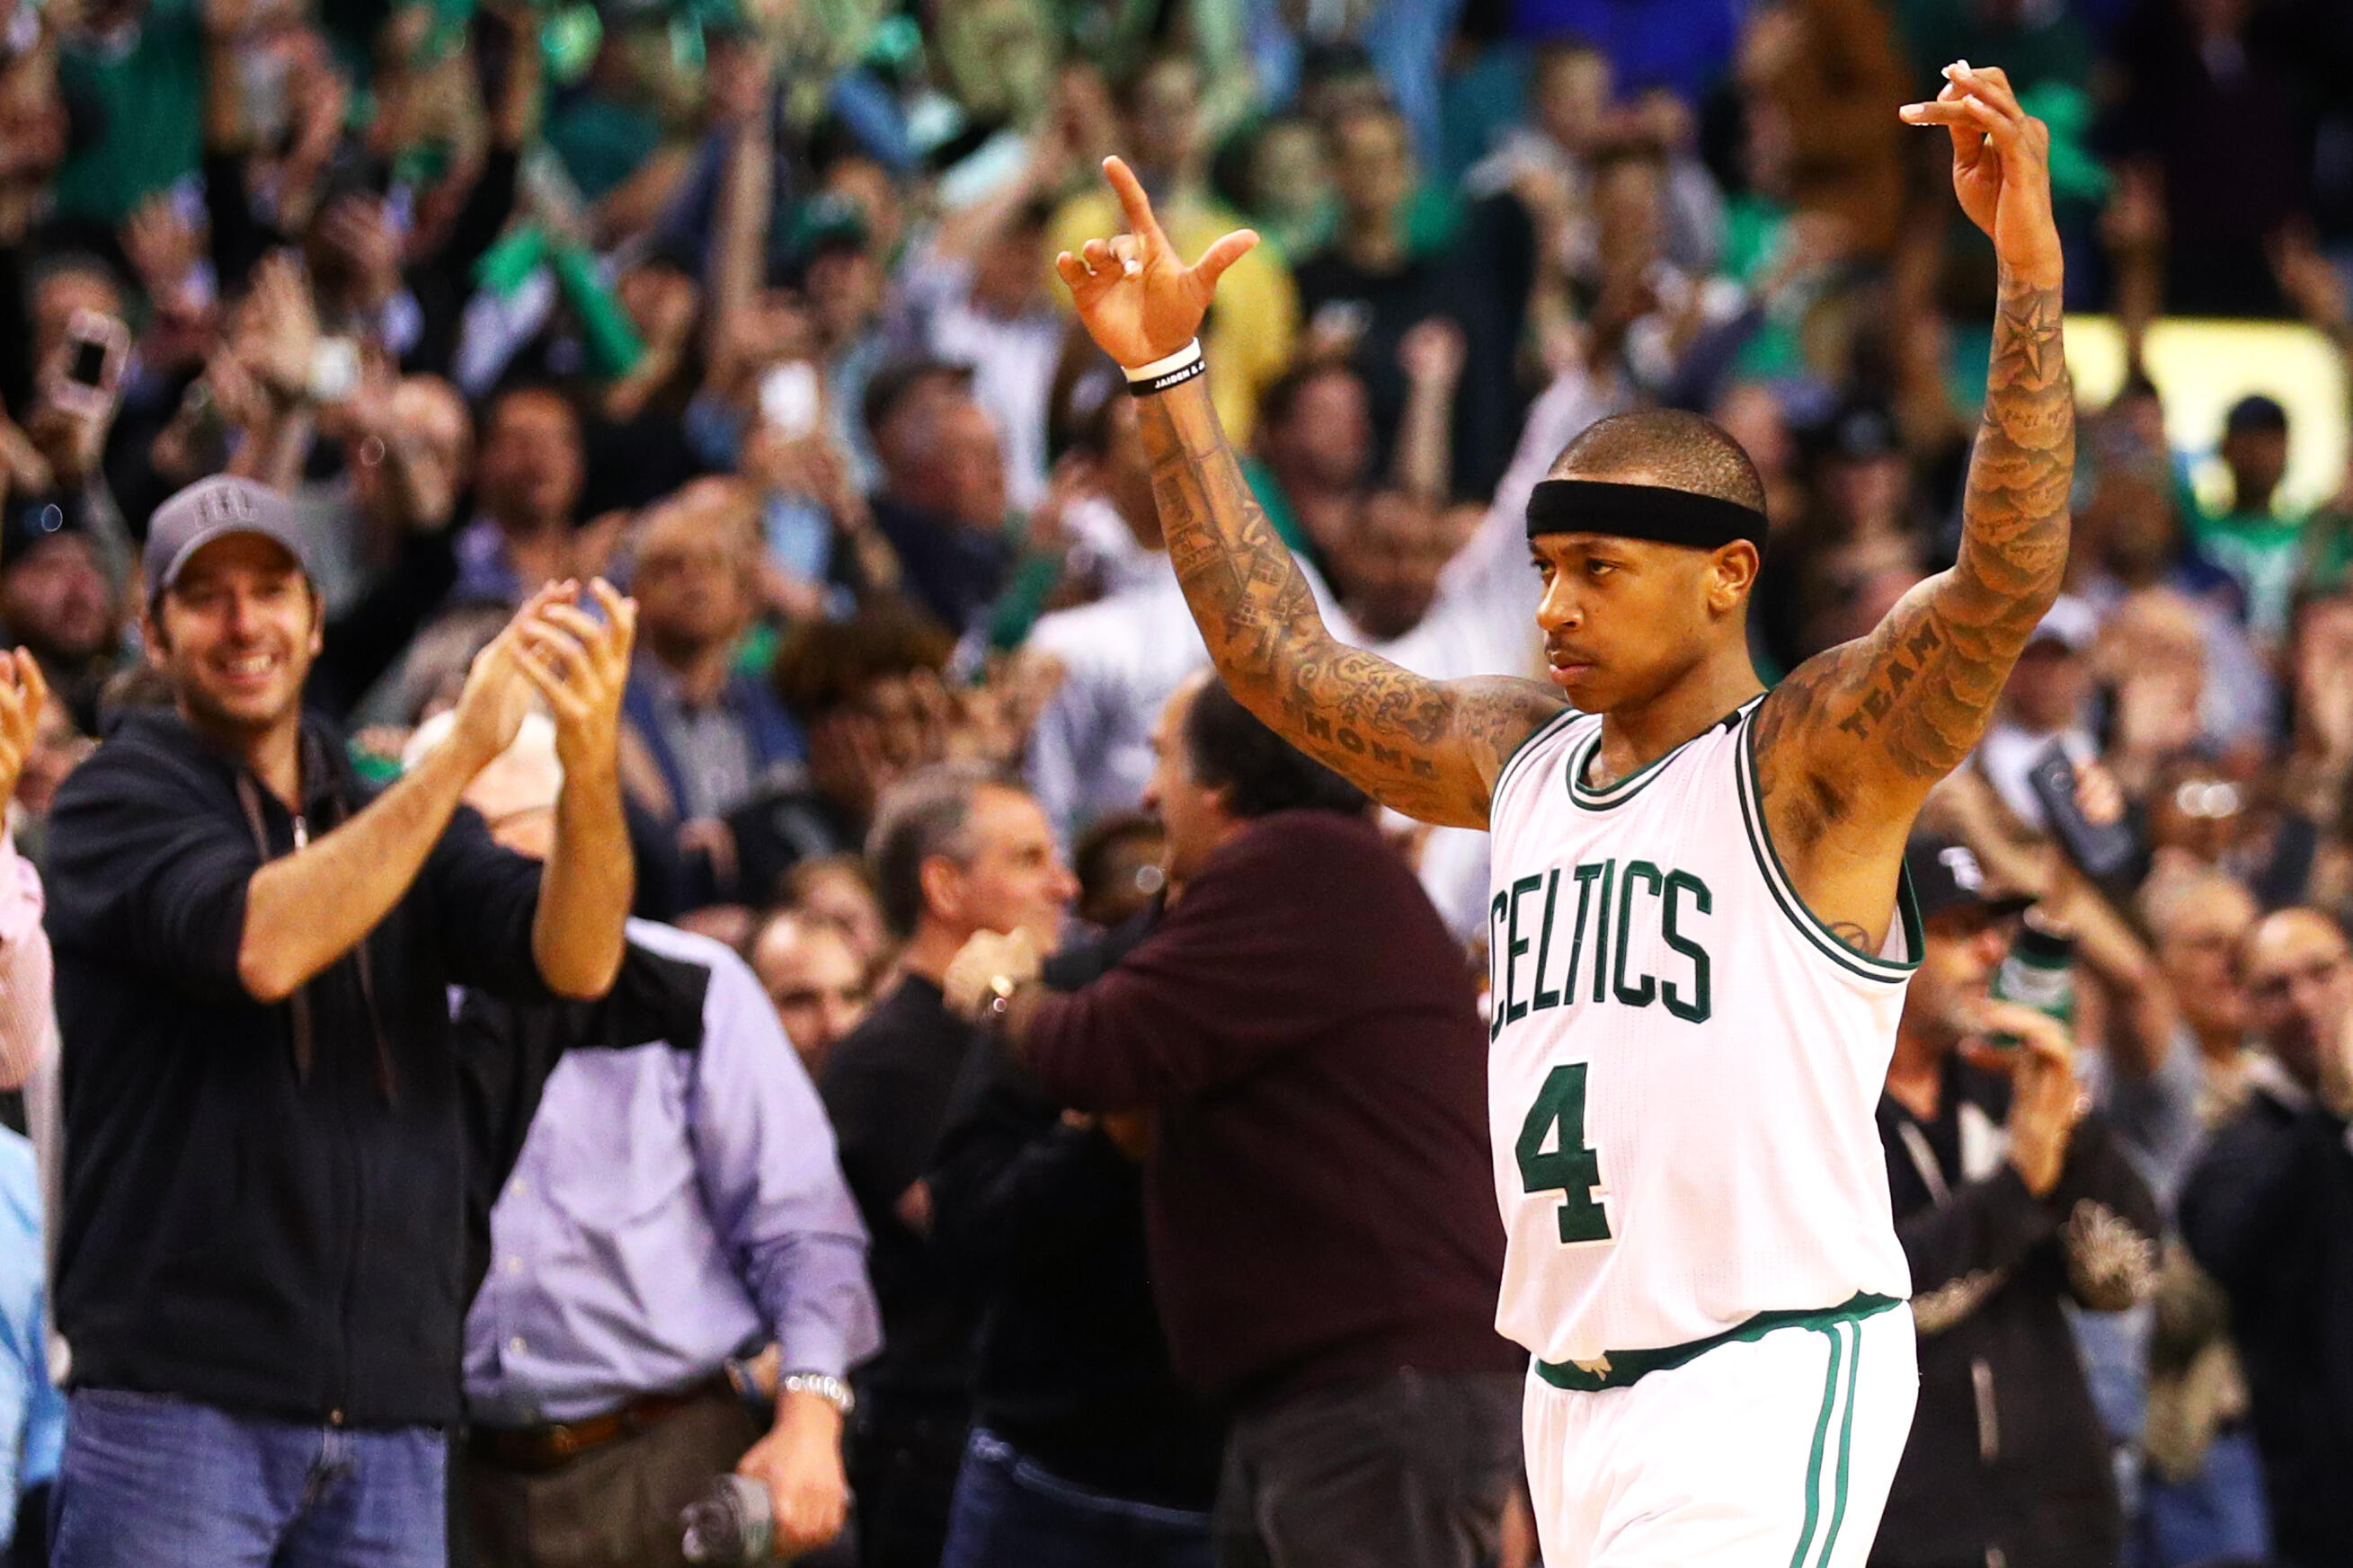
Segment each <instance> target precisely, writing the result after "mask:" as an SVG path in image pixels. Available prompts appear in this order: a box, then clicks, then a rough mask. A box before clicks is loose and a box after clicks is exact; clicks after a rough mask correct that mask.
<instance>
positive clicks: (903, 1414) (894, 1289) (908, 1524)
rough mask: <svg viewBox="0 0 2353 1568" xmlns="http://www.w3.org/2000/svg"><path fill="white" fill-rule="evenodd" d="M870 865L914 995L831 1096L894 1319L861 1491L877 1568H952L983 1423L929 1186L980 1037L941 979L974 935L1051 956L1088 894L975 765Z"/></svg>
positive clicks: (939, 774) (895, 1007) (863, 1030)
mask: <svg viewBox="0 0 2353 1568" xmlns="http://www.w3.org/2000/svg"><path fill="white" fill-rule="evenodd" d="M867 860H868V863H869V864H870V865H871V867H872V868H873V870H874V880H875V885H876V888H877V890H878V892H879V893H880V895H881V905H882V913H883V918H884V919H886V920H887V921H890V923H891V930H892V934H894V935H896V936H898V937H900V938H901V939H902V940H903V941H904V942H905V943H906V946H905V947H904V948H903V949H902V950H901V952H900V954H899V971H900V977H899V982H898V984H896V985H894V986H892V988H891V990H890V992H889V993H888V994H885V995H884V996H883V997H882V998H881V1000H880V1001H878V1002H876V1003H875V1005H874V1008H873V1011H871V1012H870V1013H869V1014H867V1016H866V1019H865V1021H864V1022H863V1023H861V1024H860V1025H859V1026H858V1027H857V1028H855V1029H853V1030H851V1031H850V1032H849V1034H848V1035H847V1036H845V1037H843V1038H842V1041H841V1043H840V1044H839V1045H838V1046H836V1047H834V1051H833V1056H832V1058H831V1059H829V1060H828V1062H827V1063H826V1069H825V1078H824V1079H823V1081H822V1083H821V1085H820V1087H821V1089H823V1091H824V1094H825V1105H826V1110H827V1112H828V1114H829V1115H830V1116H831V1117H832V1119H833V1130H834V1136H835V1137H836V1138H837V1139H838V1140H839V1143H840V1149H841V1171H842V1174H843V1175H844V1176H845V1177H846V1178H848V1180H849V1190H850V1193H851V1195H853V1196H854V1197H856V1198H857V1200H858V1207H859V1212H860V1215H862V1216H863V1217H864V1219H865V1221H866V1229H867V1234H868V1235H869V1236H870V1237H872V1243H871V1247H870V1249H869V1251H868V1254H867V1258H868V1267H869V1272H870V1273H871V1275H872V1277H873V1280H874V1295H875V1299H876V1300H877V1301H878V1302H879V1303H880V1305H881V1310H882V1352H881V1354H880V1355H878V1356H876V1357H874V1359H873V1360H871V1361H870V1362H868V1363H866V1364H865V1365H864V1366H862V1367H860V1369H859V1372H858V1376H857V1379H856V1387H857V1392H858V1407H857V1409H856V1411H855V1412H854V1413H853V1415H852V1417H851V1421H850V1429H849V1481H850V1487H851V1489H853V1490H854V1491H855V1492H856V1493H857V1494H858V1506H859V1541H858V1545H859V1552H860V1562H861V1563H864V1564H865V1568H939V1562H940V1548H941V1543H942V1542H944V1540H945V1539H946V1535H947V1524H948V1503H949V1500H950V1498H951V1497H952V1496H953V1495H954V1493H955V1483H956V1471H957V1468H958V1466H959V1465H960V1464H961V1462H962V1459H963V1455H964V1447H965V1427H966V1426H967V1424H968V1422H969V1421H970V1418H971V1414H972V1401H971V1393H970V1384H971V1379H972V1342H973V1332H974V1328H975V1323H974V1313H973V1310H972V1303H971V1301H970V1300H969V1298H968V1296H967V1295H966V1293H965V1291H964V1290H963V1289H961V1287H960V1284H959V1282H958V1280H957V1279H956V1278H955V1273H954V1272H953V1271H952V1270H951V1269H950V1268H949V1267H948V1262H947V1259H946V1258H944V1256H943V1255H942V1253H941V1251H940V1249H939V1247H937V1245H936V1244H935V1241H934V1211H933V1205H932V1190H931V1184H930V1182H929V1180H928V1179H927V1178H928V1177H929V1175H930V1173H931V1170H932V1164H933V1160H934V1156H935V1155H936V1154H937V1152H938V1150H939V1140H940V1133H941V1131H943V1129H944V1125H945V1122H946V1118H947V1110H948V1103H949V1100H951V1098H952V1097H953V1096H954V1094H955V1088H956V1085H957V1084H958V1083H959V1082H960V1081H962V1079H963V1074H964V1068H965V1060H966V1059H967V1058H969V1057H970V1056H971V1055H972V1053H973V1049H974V1047H975V1045H976V1043H977V1041H978V1039H979V1036H978V1033H977V1032H976V1030H975V1029H974V1028H973V1027H972V1026H971V1025H969V1024H967V1023H965V1021H964V1020H963V1019H962V1018H959V1017H957V1016H955V1015H954V1014H952V1013H950V1012H949V1011H948V1009H947V1006H946V1005H945V1003H944V1001H943V1000H942V996H941V991H940V981H941V978H942V977H943V976H944V974H945V973H946V972H947V966H948V962H949V960H951V959H953V958H954V957H955V954H956V952H957V951H958V950H959V949H960V948H962V947H963V946H964V944H965V942H966V940H967V939H969V938H970V937H971V936H972V935H973V933H974V932H976V931H1014V930H1018V931H1029V932H1030V933H1031V935H1032V939H1033V940H1034V941H1036V942H1038V943H1039V946H1040V947H1041V948H1042V947H1044V946H1046V945H1048V944H1050V942H1052V940H1053V937H1054V933H1055V931H1057V930H1058V929H1059V928H1060V925H1061V921H1062V916H1063V912H1064V910H1067V909H1068V908H1069V906H1070V901H1071V894H1072V893H1074V892H1075V891H1077V884H1076V883H1074V882H1073V881H1072V880H1071V873H1070V871H1069V870H1068V868H1065V867H1064V866H1063V864H1062V858H1061V855H1060V851H1059V850H1058V849H1057V848H1056V847H1055V845H1054V833H1053V829H1052V827H1051V826H1049V825H1048V823H1047V821H1046V814H1045V813H1044V812H1042V811H1040V810H1039V809H1038V803H1037V802H1036V801H1034V800H1032V799H1030V798H1029V795H1027V794H1025V793H1023V791H1022V790H1021V789H1020V787H1019V786H1018V785H1017V784H1006V783H1001V782H999V781H997V779H996V777H995V776H994V775H992V774H990V773H987V772H986V771H984V770H979V769H976V768H974V767H972V766H969V765H966V764H960V763H943V764H941V765H939V766H937V767H933V768H927V769H925V770H923V772H921V773H916V774H914V775H913V776H912V777H910V778H908V779H906V780H904V781H902V782H901V783H900V784H897V785H895V786H894V787H893V788H892V790H891V792H890V793H889V794H888V795H885V796H884V797H883V801H882V805H881V809H880V810H879V812H878V813H877V815H876V819H875V824H874V831H873V833H872V835H871V839H870V842H869V844H868V847H867Z"/></svg>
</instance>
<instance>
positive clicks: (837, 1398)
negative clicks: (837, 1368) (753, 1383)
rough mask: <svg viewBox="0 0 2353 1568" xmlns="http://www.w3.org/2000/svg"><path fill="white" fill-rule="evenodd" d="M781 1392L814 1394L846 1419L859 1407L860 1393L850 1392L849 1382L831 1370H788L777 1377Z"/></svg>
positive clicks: (778, 1388) (777, 1386)
mask: <svg viewBox="0 0 2353 1568" xmlns="http://www.w3.org/2000/svg"><path fill="white" fill-rule="evenodd" d="M776 1392H777V1393H779V1394H816V1395H817V1396H818V1398H819V1399H822V1400H824V1401H825V1402H826V1403H827V1404H828V1405H832V1406H833V1411H834V1414H835V1415H839V1416H840V1417H841V1418H842V1419H843V1420H844V1421H847V1420H849V1413H850V1412H851V1411H853V1410H855V1409H857V1408H858V1395H856V1394H852V1393H850V1392H849V1384H847V1383H845V1382H843V1381H842V1380H841V1379H840V1378H838V1377H836V1376H834V1375H833V1374H832V1373H829V1372H788V1373H785V1375H784V1376H782V1377H780V1378H778V1379H776Z"/></svg>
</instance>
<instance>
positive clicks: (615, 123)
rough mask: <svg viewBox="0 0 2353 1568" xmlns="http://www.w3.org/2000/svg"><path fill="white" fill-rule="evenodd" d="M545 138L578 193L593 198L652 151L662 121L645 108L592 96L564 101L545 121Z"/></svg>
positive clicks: (623, 177) (613, 185) (625, 176)
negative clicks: (632, 106)
mask: <svg viewBox="0 0 2353 1568" xmlns="http://www.w3.org/2000/svg"><path fill="white" fill-rule="evenodd" d="M547 144H548V145H549V146H550V147H553V148H554V149H555V155H556V156H557V157H558V158H560V159H561V160H563V163H564V171H565V173H566V174H570V175H571V176H572V183H573V184H575V185H577V186H578V187H579V188H580V195H581V196H582V197H583V198H585V199H586V200H588V201H592V202H593V201H595V200H596V199H597V198H598V197H599V196H602V195H605V193H607V191H610V190H613V189H615V188H617V186H619V185H620V184H621V183H622V182H623V181H625V180H627V179H628V177H629V176H630V175H631V174H636V173H637V172H638V166H639V165H640V164H642V163H644V162H645V161H646V160H647V159H648V158H650V157H652V156H653V154H654V149H656V148H657V147H659V146H660V145H661V126H660V125H659V124H658V123H657V122H656V121H655V120H654V118H653V116H651V115H649V114H646V113H643V112H641V111H639V110H635V109H632V108H630V107H628V105H626V104H619V103H615V102H613V101H611V100H608V99H602V98H596V97H594V96H591V97H587V98H583V99H581V100H578V101H577V102H575V103H572V104H569V105H567V106H565V108H564V109H563V110H559V111H558V112H557V114H556V115H555V117H554V119H553V120H551V121H549V122H548V126H547Z"/></svg>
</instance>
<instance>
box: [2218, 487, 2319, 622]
mask: <svg viewBox="0 0 2353 1568" xmlns="http://www.w3.org/2000/svg"><path fill="white" fill-rule="evenodd" d="M2192 531H2193V532H2194V533H2195V534H2196V535H2197V539H2198V547H2199V548H2200V550H2202V551H2204V552H2206V554H2207V556H2208V558H2209V559H2211V561H2212V562H2213V563H2214V564H2215V565H2217V566H2220V567H2221V569H2222V570H2223V571H2225V572H2228V573H2229V574H2231V575H2232V577H2234V578H2236V579H2237V580H2238V584H2239V587H2240V590H2241V591H2242V593H2244V594H2245V595H2246V596H2247V626H2248V629H2249V630H2251V631H2253V633H2254V634H2255V636H2256V637H2259V638H2261V639H2263V640H2264V641H2266V642H2276V641H2278V640H2279V639H2280V638H2281V637H2284V636H2285V635H2286V632H2287V612H2288V605H2289V603H2290V601H2292V600H2293V599H2294V598H2295V583H2296V576H2297V574H2298V572H2299V571H2300V569H2301V568H2302V566H2303V562H2304V519H2303V518H2302V517H2299V516H2295V515H2282V514H2279V513H2274V512H2267V511H2230V512H2224V513H2222V514H2221V515H2220V516H2213V515H2201V516H2200V517H2199V519H2198V521H2197V522H2196V524H2195V525H2194V528H2193V530H2192Z"/></svg>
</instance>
